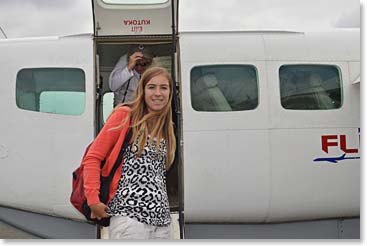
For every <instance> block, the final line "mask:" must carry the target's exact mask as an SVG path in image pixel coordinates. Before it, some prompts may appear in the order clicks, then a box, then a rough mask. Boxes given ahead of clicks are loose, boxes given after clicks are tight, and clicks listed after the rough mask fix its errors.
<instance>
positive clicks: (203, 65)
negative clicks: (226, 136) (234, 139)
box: [189, 63, 261, 113]
mask: <svg viewBox="0 0 367 246" xmlns="http://www.w3.org/2000/svg"><path fill="white" fill-rule="evenodd" d="M230 66H238V67H251V68H253V70H254V72H255V79H256V88H257V104H256V106H255V107H254V108H251V109H241V110H230V111H208V110H206V111H203V110H197V109H195V108H194V106H193V103H192V99H193V95H192V84H191V83H192V71H193V70H194V69H196V68H200V67H230ZM189 80H190V90H189V95H190V106H191V109H192V110H194V111H195V112H200V113H230V112H232V113H233V112H251V111H254V110H256V109H257V108H259V106H260V103H261V98H260V96H261V92H260V81H259V70H258V68H257V67H256V66H255V65H254V64H249V63H246V64H244V63H215V64H200V65H195V66H193V67H191V68H190V73H189Z"/></svg>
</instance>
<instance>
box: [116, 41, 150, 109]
mask: <svg viewBox="0 0 367 246" xmlns="http://www.w3.org/2000/svg"><path fill="white" fill-rule="evenodd" d="M152 62H153V55H152V53H151V51H150V50H149V49H148V48H146V47H144V46H143V45H130V46H129V49H128V53H127V54H125V55H123V56H121V57H120V59H119V61H118V62H117V63H116V65H115V67H114V69H113V70H112V72H111V74H110V77H109V87H110V90H111V91H112V92H114V100H113V105H114V106H116V105H117V104H119V103H123V102H129V101H132V100H133V99H134V94H135V91H136V88H137V86H138V82H139V79H140V76H141V74H143V73H144V71H145V70H146V69H147V68H148V67H149V66H150V65H151V64H152Z"/></svg>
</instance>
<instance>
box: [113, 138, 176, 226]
mask: <svg viewBox="0 0 367 246" xmlns="http://www.w3.org/2000/svg"><path fill="white" fill-rule="evenodd" d="M148 141H149V138H148ZM148 141H147V143H146V144H145V147H144V150H143V152H142V153H141V156H140V157H138V158H135V154H136V153H137V144H134V145H133V147H131V146H129V147H127V149H126V151H127V152H126V156H125V162H124V165H123V169H122V175H121V179H120V181H119V185H118V188H117V191H116V194H115V195H114V197H113V198H112V200H111V201H110V202H109V203H108V205H107V207H108V210H107V213H108V214H109V215H111V216H128V217H130V218H132V219H136V220H138V221H139V222H142V223H145V224H149V225H154V226H163V225H168V224H170V222H171V217H170V210H169V203H168V196H167V189H166V171H165V168H164V163H165V159H166V143H165V141H164V140H162V142H161V145H160V149H159V150H158V151H157V152H156V141H153V144H152V146H149V143H148Z"/></svg>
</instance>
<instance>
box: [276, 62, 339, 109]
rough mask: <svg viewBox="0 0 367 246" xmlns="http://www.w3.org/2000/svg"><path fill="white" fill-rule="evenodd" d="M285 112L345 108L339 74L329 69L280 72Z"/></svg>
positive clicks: (295, 68)
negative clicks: (290, 110)
mask: <svg viewBox="0 0 367 246" xmlns="http://www.w3.org/2000/svg"><path fill="white" fill-rule="evenodd" d="M279 76H280V94H281V104H282V106H283V107H284V108H285V109H294V110H327V109H337V108H340V107H341V106H342V90H341V82H340V76H339V70H338V69H337V68H336V67H335V66H330V65H286V66H282V67H281V68H280V69H279Z"/></svg>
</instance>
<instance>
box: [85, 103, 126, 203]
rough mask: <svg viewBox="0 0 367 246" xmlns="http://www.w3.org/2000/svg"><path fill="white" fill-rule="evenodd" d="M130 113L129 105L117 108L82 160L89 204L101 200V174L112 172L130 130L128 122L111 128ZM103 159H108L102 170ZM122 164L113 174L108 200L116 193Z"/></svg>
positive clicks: (106, 174)
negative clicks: (120, 126) (115, 128)
mask: <svg viewBox="0 0 367 246" xmlns="http://www.w3.org/2000/svg"><path fill="white" fill-rule="evenodd" d="M129 115H130V108H128V107H120V108H118V109H116V110H115V111H114V112H113V113H112V114H111V115H110V117H109V118H108V120H107V122H106V124H105V125H104V126H103V128H102V130H101V131H100V133H99V134H98V136H97V137H96V139H95V140H94V142H93V143H92V145H91V146H90V148H89V151H88V153H87V154H86V156H85V158H84V160H83V162H82V165H84V176H83V179H84V190H85V196H86V198H87V203H88V205H89V206H90V205H93V204H97V203H99V202H100V200H99V197H98V195H99V187H100V174H102V176H108V175H109V173H110V172H111V170H112V168H113V165H114V164H115V161H116V159H117V157H118V154H119V152H120V150H121V146H122V143H123V141H124V139H125V136H126V134H127V132H128V128H129V124H128V123H127V124H125V125H124V126H123V127H122V128H120V129H117V130H111V128H114V127H116V126H118V125H120V124H121V121H122V120H123V119H124V118H125V117H129ZM128 122H129V121H128ZM103 160H106V163H105V165H104V166H103V168H102V170H101V162H102V161H103ZM122 162H123V161H122ZM122 164H123V163H122ZM122 164H121V165H120V166H119V167H118V168H117V170H116V173H115V175H114V176H113V179H112V182H111V185H110V194H109V196H108V202H109V201H110V200H111V199H112V198H113V196H114V194H115V193H116V190H117V187H118V183H119V180H120V178H121V172H122Z"/></svg>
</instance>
